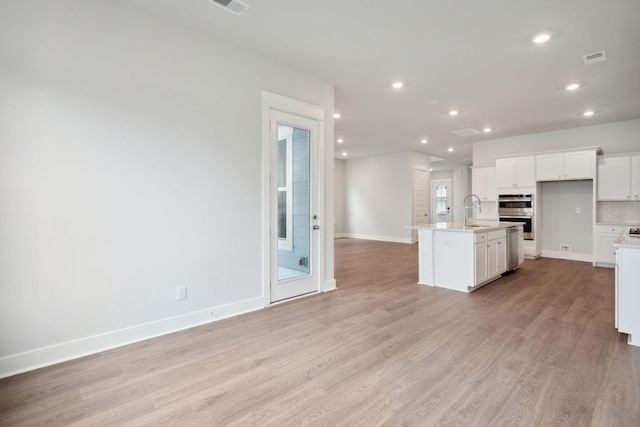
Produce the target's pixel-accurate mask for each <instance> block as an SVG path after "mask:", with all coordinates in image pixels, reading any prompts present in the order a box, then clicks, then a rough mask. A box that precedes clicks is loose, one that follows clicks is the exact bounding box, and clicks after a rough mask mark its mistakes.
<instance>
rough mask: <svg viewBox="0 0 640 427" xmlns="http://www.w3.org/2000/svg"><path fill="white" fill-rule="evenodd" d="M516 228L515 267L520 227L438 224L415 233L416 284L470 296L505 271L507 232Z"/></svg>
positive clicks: (491, 223) (520, 253) (487, 224)
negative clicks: (416, 257)
mask: <svg viewBox="0 0 640 427" xmlns="http://www.w3.org/2000/svg"><path fill="white" fill-rule="evenodd" d="M514 226H516V227H519V235H518V246H519V247H518V265H519V264H521V263H522V261H523V256H522V253H523V251H522V246H523V233H522V225H521V224H520V223H508V222H497V221H488V222H487V221H484V222H476V221H474V222H472V223H467V224H465V223H461V222H440V223H434V224H426V225H420V226H413V227H410V228H412V229H416V230H418V252H419V255H418V258H419V261H418V264H419V274H418V276H419V277H418V283H419V284H421V285H429V286H438V287H442V288H447V289H453V290H456V291H461V292H472V291H475V290H476V289H478V288H480V287H481V286H484V285H486V284H487V283H490V282H492V281H494V280H496V279H499V278H500V277H502V274H503V273H504V272H506V270H507V228H509V227H514Z"/></svg>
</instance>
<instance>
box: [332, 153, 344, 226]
mask: <svg viewBox="0 0 640 427" xmlns="http://www.w3.org/2000/svg"><path fill="white" fill-rule="evenodd" d="M344 169H345V161H344V160H341V159H334V161H333V179H334V190H333V203H334V207H333V212H334V215H333V218H334V220H335V225H334V230H333V231H334V233H335V237H343V236H344V234H345V232H346V227H345V196H344V194H345V190H344V188H345V181H344Z"/></svg>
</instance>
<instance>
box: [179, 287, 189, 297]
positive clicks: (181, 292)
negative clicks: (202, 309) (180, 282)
mask: <svg viewBox="0 0 640 427" xmlns="http://www.w3.org/2000/svg"><path fill="white" fill-rule="evenodd" d="M177 290H178V300H183V299H187V287H186V286H178V289H177Z"/></svg>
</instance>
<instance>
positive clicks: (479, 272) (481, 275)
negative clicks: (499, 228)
mask: <svg viewBox="0 0 640 427" xmlns="http://www.w3.org/2000/svg"><path fill="white" fill-rule="evenodd" d="M475 250H476V253H475V255H476V282H475V284H476V285H479V284H480V283H482V282H484V281H486V280H487V279H488V278H489V271H488V266H489V264H488V262H487V261H488V253H489V246H488V245H487V242H481V243H476V249H475Z"/></svg>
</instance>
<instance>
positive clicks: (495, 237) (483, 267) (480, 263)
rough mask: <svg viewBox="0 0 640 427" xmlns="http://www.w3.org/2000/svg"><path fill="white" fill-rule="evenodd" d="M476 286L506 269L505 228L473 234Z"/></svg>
mask: <svg viewBox="0 0 640 427" xmlns="http://www.w3.org/2000/svg"><path fill="white" fill-rule="evenodd" d="M475 242H476V244H475V261H476V263H475V277H476V286H477V285H480V284H482V283H484V282H486V281H487V280H489V279H493V278H495V277H496V276H499V275H501V274H502V273H504V272H505V271H507V232H506V230H504V229H503V230H496V231H490V232H488V233H477V234H476V235H475Z"/></svg>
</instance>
